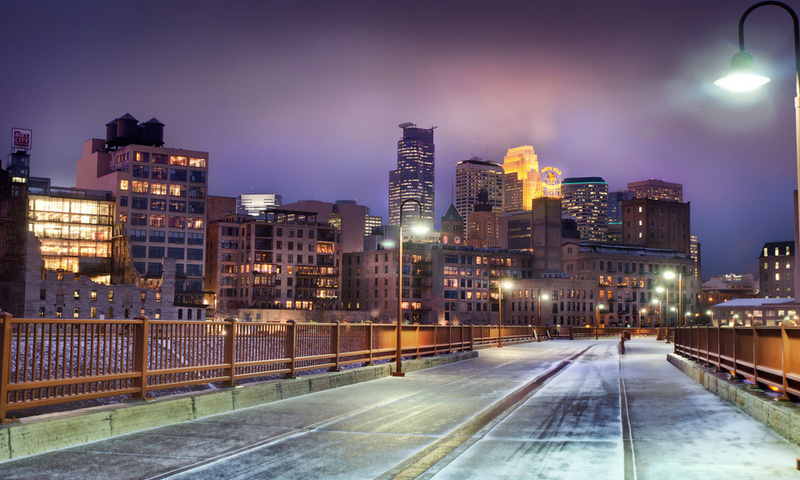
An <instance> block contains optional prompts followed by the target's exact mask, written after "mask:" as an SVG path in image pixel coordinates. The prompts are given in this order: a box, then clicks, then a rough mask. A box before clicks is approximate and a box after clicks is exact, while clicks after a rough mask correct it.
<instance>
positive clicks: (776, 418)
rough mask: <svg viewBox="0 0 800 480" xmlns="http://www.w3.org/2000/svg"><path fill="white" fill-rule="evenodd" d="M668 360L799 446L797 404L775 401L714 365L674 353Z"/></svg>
mask: <svg viewBox="0 0 800 480" xmlns="http://www.w3.org/2000/svg"><path fill="white" fill-rule="evenodd" d="M667 361H668V362H669V363H671V364H672V365H674V366H675V367H677V368H678V370H680V371H682V372H683V373H685V374H686V375H688V376H689V377H690V378H692V379H693V380H694V381H696V382H697V383H699V384H701V385H703V386H704V387H705V388H706V390H708V391H710V392H712V393H714V394H716V395H717V396H718V397H720V398H722V399H723V400H726V401H728V402H729V403H731V404H733V405H734V406H736V407H737V408H739V409H740V410H741V411H743V412H744V413H746V414H748V415H750V416H751V417H753V418H754V419H756V420H758V421H759V422H761V423H763V424H764V425H766V426H767V427H769V428H770V429H772V430H773V431H775V432H776V433H777V434H779V435H781V436H782V437H784V438H785V439H787V440H789V441H790V442H792V443H794V444H795V445H800V407H798V406H797V405H795V404H794V403H791V402H782V401H777V400H776V399H775V398H774V397H771V396H769V395H767V394H765V393H764V392H762V391H761V389H758V388H752V385H749V384H745V383H741V382H733V381H731V380H729V379H728V376H727V374H725V373H724V372H719V371H717V369H716V368H715V367H704V366H702V365H700V364H698V363H695V362H692V361H690V360H687V359H686V358H683V357H681V356H680V355H676V354H674V353H668V354H667Z"/></svg>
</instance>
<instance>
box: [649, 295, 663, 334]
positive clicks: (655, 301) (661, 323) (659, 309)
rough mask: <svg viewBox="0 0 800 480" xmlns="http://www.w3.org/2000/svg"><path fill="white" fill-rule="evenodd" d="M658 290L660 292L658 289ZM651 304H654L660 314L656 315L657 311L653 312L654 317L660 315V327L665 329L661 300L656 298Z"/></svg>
mask: <svg viewBox="0 0 800 480" xmlns="http://www.w3.org/2000/svg"><path fill="white" fill-rule="evenodd" d="M659 288H660V287H659ZM656 290H658V288H657V289H656ZM650 303H652V304H653V306H654V308H655V309H657V310H658V314H656V313H655V310H654V311H653V315H658V326H659V327H663V326H664V325H663V323H664V322H663V320H664V317H663V315H661V299H660V298H654V299H652V300H651V301H650ZM651 320H652V318H651Z"/></svg>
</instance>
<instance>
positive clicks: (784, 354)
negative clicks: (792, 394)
mask: <svg viewBox="0 0 800 480" xmlns="http://www.w3.org/2000/svg"><path fill="white" fill-rule="evenodd" d="M788 347H789V335H788V334H787V333H786V325H784V324H783V322H781V373H782V380H783V396H782V397H781V398H782V399H788V398H789V394H788V392H787V390H788V388H789V382H787V381H786V364H787V363H788V362H789V358H788V355H789V348H788Z"/></svg>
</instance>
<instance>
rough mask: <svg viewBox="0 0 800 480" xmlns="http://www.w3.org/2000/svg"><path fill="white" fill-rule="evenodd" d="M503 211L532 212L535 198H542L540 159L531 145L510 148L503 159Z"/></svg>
mask: <svg viewBox="0 0 800 480" xmlns="http://www.w3.org/2000/svg"><path fill="white" fill-rule="evenodd" d="M503 170H504V172H505V178H504V179H503V190H504V198H503V209H504V210H505V211H506V212H514V211H518V210H530V209H531V208H532V205H533V204H532V202H533V199H534V198H539V197H541V196H542V182H541V178H540V172H539V158H538V157H537V156H536V153H535V152H534V150H533V147H532V146H530V145H524V146H522V147H517V148H510V149H509V150H508V152H507V153H506V156H505V157H503Z"/></svg>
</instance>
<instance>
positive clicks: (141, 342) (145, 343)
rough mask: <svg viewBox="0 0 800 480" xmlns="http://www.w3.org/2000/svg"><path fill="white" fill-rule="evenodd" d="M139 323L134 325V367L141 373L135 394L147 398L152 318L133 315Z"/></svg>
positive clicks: (136, 383)
mask: <svg viewBox="0 0 800 480" xmlns="http://www.w3.org/2000/svg"><path fill="white" fill-rule="evenodd" d="M133 319H134V320H136V321H137V322H138V323H136V324H135V325H134V327H133V368H134V371H135V372H138V373H139V377H138V378H136V379H135V380H134V386H136V387H138V388H139V392H138V393H136V394H135V395H134V396H135V397H136V399H138V400H147V370H148V368H149V361H148V353H149V351H150V350H149V347H150V341H149V340H150V338H149V337H150V319H149V318H147V317H145V316H143V315H140V316H137V317H133Z"/></svg>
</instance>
